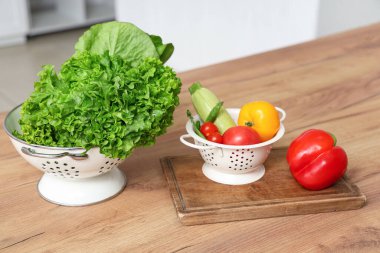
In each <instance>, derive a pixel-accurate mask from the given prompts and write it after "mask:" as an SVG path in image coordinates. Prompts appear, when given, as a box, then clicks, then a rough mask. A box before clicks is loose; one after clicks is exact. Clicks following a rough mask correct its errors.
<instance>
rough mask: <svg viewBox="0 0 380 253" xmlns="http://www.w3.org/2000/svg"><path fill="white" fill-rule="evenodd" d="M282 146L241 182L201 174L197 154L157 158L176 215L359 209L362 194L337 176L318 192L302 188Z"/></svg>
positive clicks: (207, 217)
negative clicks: (251, 178)
mask: <svg viewBox="0 0 380 253" xmlns="http://www.w3.org/2000/svg"><path fill="white" fill-rule="evenodd" d="M285 157H286V149H272V151H271V153H270V155H269V158H268V159H267V161H266V162H265V164H264V165H265V175H264V176H263V178H261V179H260V180H259V181H257V182H254V183H252V184H246V185H238V186H236V185H235V186H231V185H223V184H219V183H215V182H213V181H211V180H209V179H208V178H207V177H206V176H205V175H203V173H202V165H203V163H204V161H203V159H202V157H201V156H200V155H196V156H172V157H165V158H162V159H161V164H162V169H163V171H164V175H165V177H166V180H167V181H168V186H169V190H170V195H171V197H172V199H173V203H174V206H175V208H176V211H177V216H178V218H179V219H180V221H181V222H182V223H183V224H185V225H199V224H207V223H217V222H226V221H239V220H248V219H260V218H270V217H277V216H289V215H297V214H298V215H300V214H310V213H322V212H334V211H343V210H352V209H358V208H361V207H362V206H363V205H364V204H365V201H366V198H365V196H364V195H363V194H362V193H361V192H360V190H359V189H358V187H357V186H356V185H353V184H352V183H351V182H350V181H349V180H347V178H342V179H341V180H339V181H338V182H337V183H336V184H334V185H333V186H331V187H329V188H327V189H324V190H321V191H308V190H306V189H304V188H303V187H302V186H300V185H299V184H298V183H297V182H296V181H295V180H294V178H293V176H292V175H291V173H290V171H289V167H288V164H287V162H286V159H285Z"/></svg>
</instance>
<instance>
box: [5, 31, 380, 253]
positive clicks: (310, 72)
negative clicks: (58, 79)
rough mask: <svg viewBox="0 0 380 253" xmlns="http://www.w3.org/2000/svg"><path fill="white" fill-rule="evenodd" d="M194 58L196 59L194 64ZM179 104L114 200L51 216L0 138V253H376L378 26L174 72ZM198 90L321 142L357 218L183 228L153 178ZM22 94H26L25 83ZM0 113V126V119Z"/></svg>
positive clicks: (135, 158)
mask: <svg viewBox="0 0 380 253" xmlns="http://www.w3.org/2000/svg"><path fill="white" fill-rule="evenodd" d="M194 57H196V56H194ZM180 77H181V78H182V81H183V90H182V93H181V95H180V100H181V105H180V106H179V107H178V109H177V110H176V112H175V115H174V119H175V122H174V124H173V126H172V127H171V128H170V129H169V131H168V133H167V134H166V135H164V136H162V137H160V138H158V140H157V144H156V145H154V146H152V147H149V148H139V149H137V150H136V151H135V152H134V154H133V155H132V156H131V157H129V158H128V159H127V160H126V161H125V162H124V163H123V164H122V168H123V169H124V170H125V172H126V175H127V177H128V179H129V183H128V186H127V188H126V189H125V190H124V192H123V193H122V194H121V195H119V196H118V197H117V198H114V199H112V200H110V201H107V202H105V203H101V204H98V205H94V206H88V207H80V208H73V207H62V206H56V205H53V204H50V203H48V202H46V201H44V200H43V199H41V198H40V197H39V196H38V193H37V191H36V183H37V181H38V179H39V178H40V177H41V172H39V171H38V170H37V169H35V168H32V167H31V166H30V165H28V164H27V162H26V161H24V160H23V159H21V157H19V156H18V154H17V153H16V151H15V150H14V148H13V147H12V146H11V143H10V141H9V140H8V137H7V136H6V134H5V133H4V131H1V132H0V144H1V148H0V187H1V188H0V252H379V251H380V211H379V210H380V187H379V180H380V173H379V172H380V159H379V154H380V145H379V140H380V138H379V136H380V127H379V126H380V25H373V26H369V27H366V28H362V29H359V30H354V31H350V32H347V33H343V34H339V35H335V36H332V37H326V38H323V39H319V40H316V41H312V42H309V43H305V44H301V45H297V46H293V47H289V48H285V49H280V50H276V51H272V52H268V53H264V54H260V55H256V56H251V57H247V58H243V59H239V60H235V61H230V62H226V63H222V64H218V65H214V66H210V67H206V68H201V69H197V70H193V71H189V72H185V73H181V74H180ZM198 80H200V81H201V82H202V83H203V84H204V85H205V86H207V87H209V88H210V89H212V90H213V91H215V93H216V94H217V95H218V96H219V97H220V98H221V99H222V100H223V101H224V104H225V105H226V107H240V106H241V105H242V104H244V103H245V102H249V101H252V100H257V99H260V100H267V101H270V102H272V103H273V104H275V105H277V106H280V107H282V108H284V109H285V110H286V111H287V114H288V115H287V119H286V121H285V127H286V129H287V132H286V134H285V136H284V137H283V138H282V139H281V140H280V141H279V142H278V143H276V147H277V148H286V147H287V146H288V145H289V143H290V142H291V140H292V139H294V138H295V137H296V136H298V135H299V134H300V133H301V132H302V131H304V130H306V129H309V128H321V129H325V130H327V131H330V132H333V133H334V134H335V135H336V137H337V138H338V145H340V146H342V147H343V148H344V149H345V150H346V152H347V154H348V157H349V167H348V171H347V177H348V178H349V179H350V180H351V181H352V182H353V183H355V184H356V185H357V186H358V187H359V188H360V189H361V191H362V192H363V193H364V194H365V195H366V197H367V204H366V206H364V207H363V208H361V209H359V210H353V211H344V212H334V213H321V214H311V215H300V216H289V217H279V218H269V219H259V220H248V221H240V222H229V223H218V224H209V225H199V226H184V225H182V224H181V223H180V222H179V221H178V219H177V217H176V212H175V209H174V207H173V204H172V202H171V199H170V194H169V190H168V188H167V183H166V181H165V178H164V176H163V173H162V170H161V168H160V161H159V159H160V158H161V157H165V156H174V155H191V154H196V151H194V150H192V149H190V148H188V147H186V146H184V145H182V144H181V143H180V142H179V139H178V138H179V136H180V135H181V134H183V133H185V129H184V125H185V122H186V116H185V110H186V109H188V108H191V103H190V97H189V92H188V91H187V88H188V87H189V85H190V84H191V83H192V82H194V81H198ZM31 85H32V84H31ZM4 115H5V114H4V113H3V114H1V120H3V119H4Z"/></svg>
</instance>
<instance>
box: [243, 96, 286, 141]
mask: <svg viewBox="0 0 380 253" xmlns="http://www.w3.org/2000/svg"><path fill="white" fill-rule="evenodd" d="M238 125H239V126H248V127H251V128H252V129H253V130H255V131H256V132H257V133H258V134H259V135H260V138H261V141H267V140H270V139H272V138H273V136H274V135H275V134H276V133H277V131H278V129H279V128H280V119H279V116H278V112H277V110H276V108H275V107H274V106H273V105H272V104H270V103H268V102H265V101H255V102H250V103H248V104H245V105H244V106H243V107H242V108H241V109H240V113H239V118H238Z"/></svg>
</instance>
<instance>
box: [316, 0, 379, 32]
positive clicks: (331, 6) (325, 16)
mask: <svg viewBox="0 0 380 253" xmlns="http://www.w3.org/2000/svg"><path fill="white" fill-rule="evenodd" d="M376 22H380V1H379V0H320V9H319V17H318V30H317V35H318V36H325V35H329V34H333V33H337V32H342V31H345V30H349V29H354V28H357V27H361V26H365V25H369V24H372V23H376Z"/></svg>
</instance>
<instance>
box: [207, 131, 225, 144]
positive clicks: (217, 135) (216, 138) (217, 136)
mask: <svg viewBox="0 0 380 253" xmlns="http://www.w3.org/2000/svg"><path fill="white" fill-rule="evenodd" d="M206 138H207V140H208V141H212V142H216V143H220V144H222V143H223V136H222V135H221V134H220V133H219V132H213V133H211V134H210V135H209V136H207V137H206Z"/></svg>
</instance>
